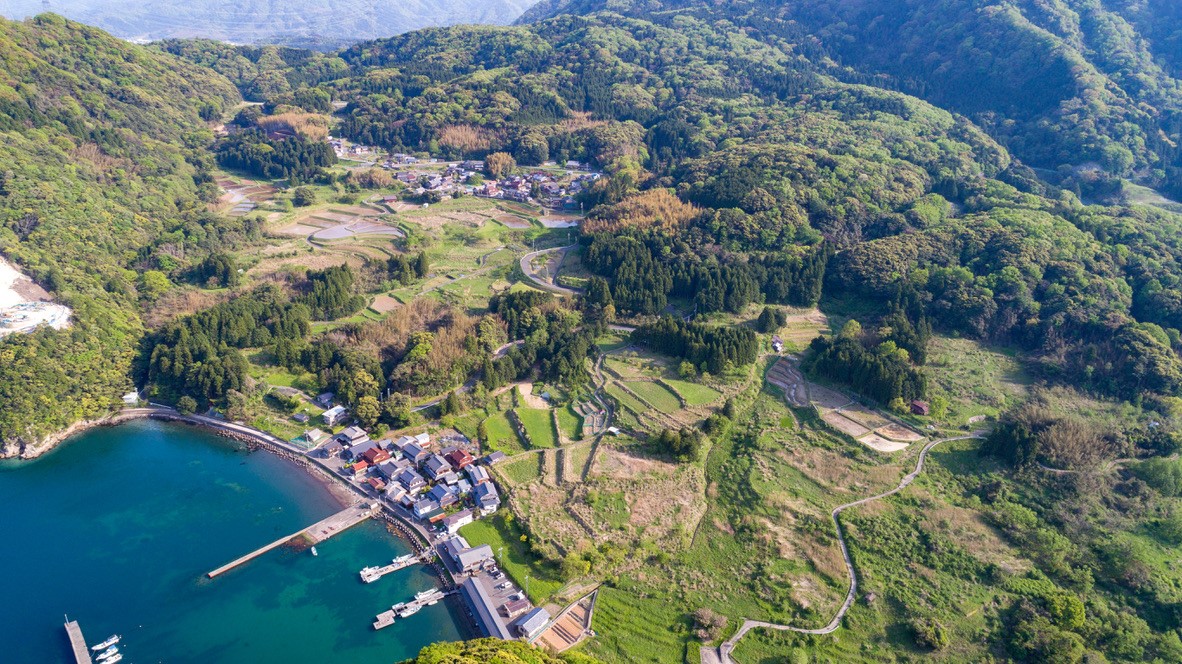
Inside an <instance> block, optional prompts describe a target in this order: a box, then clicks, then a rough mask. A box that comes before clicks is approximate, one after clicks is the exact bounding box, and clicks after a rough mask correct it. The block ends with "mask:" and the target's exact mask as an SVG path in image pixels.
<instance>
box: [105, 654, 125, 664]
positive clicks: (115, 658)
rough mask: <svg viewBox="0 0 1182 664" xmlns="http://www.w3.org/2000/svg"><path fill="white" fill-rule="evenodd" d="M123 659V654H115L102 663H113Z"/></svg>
mask: <svg viewBox="0 0 1182 664" xmlns="http://www.w3.org/2000/svg"><path fill="white" fill-rule="evenodd" d="M121 661H123V655H115V656H114V657H112V658H111V659H107V660H103V662H104V664H115V662H121Z"/></svg>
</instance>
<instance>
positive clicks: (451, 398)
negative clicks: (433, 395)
mask: <svg viewBox="0 0 1182 664" xmlns="http://www.w3.org/2000/svg"><path fill="white" fill-rule="evenodd" d="M439 411H440V413H442V414H444V415H459V414H460V413H462V412H464V402H463V399H461V398H460V395H459V393H458V392H456V391H455V390H452V391H451V392H448V393H447V398H446V399H444V400H443V402H442V403H441V404H440V405H439Z"/></svg>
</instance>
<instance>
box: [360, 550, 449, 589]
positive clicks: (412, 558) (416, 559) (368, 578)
mask: <svg viewBox="0 0 1182 664" xmlns="http://www.w3.org/2000/svg"><path fill="white" fill-rule="evenodd" d="M434 557H435V552H434V551H425V552H423V553H420V554H418V555H415V554H413V553H412V554H407V555H405V556H402V557H400V558H395V559H394V560H392V561H390V564H389V565H383V566H381V567H366V568H365V569H363V570H361V580H362V581H364V582H366V583H373V582H374V581H377V580H378V579H380V578H382V577H383V576H386V575H387V574H392V573H394V572H397V571H398V570H402V569H406V568H407V567H410V566H411V565H421V564H425V563H428V562H431V559H432V558H434Z"/></svg>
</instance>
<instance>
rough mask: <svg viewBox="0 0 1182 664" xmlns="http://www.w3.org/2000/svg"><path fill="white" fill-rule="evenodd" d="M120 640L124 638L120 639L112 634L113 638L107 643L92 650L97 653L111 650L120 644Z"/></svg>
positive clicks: (92, 647)
mask: <svg viewBox="0 0 1182 664" xmlns="http://www.w3.org/2000/svg"><path fill="white" fill-rule="evenodd" d="M120 638H122V637H120V636H119V635H118V634H112V635H111V637H110V638H108V639H107V640H106V641H103V642H102V643H100V644H98V645H97V646H91V647H90V649H91V650H93V651H95V652H98V651H100V650H106V649H107V648H110V647H111V646H113V645H115V644H116V643H119V639H120Z"/></svg>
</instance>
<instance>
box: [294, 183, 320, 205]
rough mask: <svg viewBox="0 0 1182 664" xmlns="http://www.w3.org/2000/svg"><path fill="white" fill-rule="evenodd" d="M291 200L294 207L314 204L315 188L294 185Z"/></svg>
mask: <svg viewBox="0 0 1182 664" xmlns="http://www.w3.org/2000/svg"><path fill="white" fill-rule="evenodd" d="M291 202H292V204H294V205H295V206H296V207H308V206H309V205H315V204H316V190H315V189H313V188H311V187H296V188H295V191H293V192H292V193H291Z"/></svg>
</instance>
